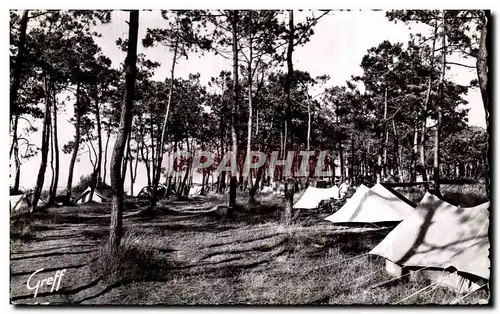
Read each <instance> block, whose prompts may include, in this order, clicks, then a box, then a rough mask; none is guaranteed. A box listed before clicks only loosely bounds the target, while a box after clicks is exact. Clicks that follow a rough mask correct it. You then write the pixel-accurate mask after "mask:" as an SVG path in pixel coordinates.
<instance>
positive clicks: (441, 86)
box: [433, 10, 447, 194]
mask: <svg viewBox="0 0 500 314" xmlns="http://www.w3.org/2000/svg"><path fill="white" fill-rule="evenodd" d="M442 14H443V17H442V28H443V32H442V35H441V42H442V45H443V51H442V54H441V62H442V67H441V77H440V78H439V101H437V102H436V112H437V124H436V131H435V133H434V177H433V181H434V182H433V183H434V188H433V189H434V192H435V193H437V194H440V190H439V164H440V162H439V149H440V143H439V140H440V133H441V120H442V112H441V104H442V103H444V79H445V74H446V53H447V49H446V32H447V26H446V10H443V11H442Z"/></svg>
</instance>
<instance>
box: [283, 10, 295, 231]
mask: <svg viewBox="0 0 500 314" xmlns="http://www.w3.org/2000/svg"><path fill="white" fill-rule="evenodd" d="M288 30H289V32H288V48H287V52H286V64H287V70H288V71H287V75H286V79H285V96H286V110H285V138H284V145H283V148H284V154H283V158H285V156H286V151H287V144H288V136H289V135H288V128H289V127H291V122H292V120H291V109H292V98H291V95H290V94H291V93H290V90H291V85H292V78H293V60H292V56H293V40H294V38H295V24H294V20H293V10H289V11H288ZM283 169H284V167H283ZM285 194H286V195H285V198H286V199H285V203H286V204H285V212H284V217H283V218H284V219H283V222H284V224H285V225H287V226H288V225H289V224H290V223H291V222H292V210H293V194H294V185H293V184H288V186H287V189H286V193H285Z"/></svg>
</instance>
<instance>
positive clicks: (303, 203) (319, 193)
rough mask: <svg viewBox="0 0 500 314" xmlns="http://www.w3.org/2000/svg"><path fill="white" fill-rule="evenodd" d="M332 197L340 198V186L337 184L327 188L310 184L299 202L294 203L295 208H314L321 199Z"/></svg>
mask: <svg viewBox="0 0 500 314" xmlns="http://www.w3.org/2000/svg"><path fill="white" fill-rule="evenodd" d="M330 198H335V199H338V198H339V188H338V187H337V186H335V185H334V186H332V187H331V188H327V189H320V188H315V187H312V186H310V187H308V188H307V189H306V190H305V191H304V194H302V197H301V198H300V199H299V200H298V202H297V203H295V205H293V208H301V209H313V208H316V207H318V205H319V203H320V202H321V201H323V200H327V199H330Z"/></svg>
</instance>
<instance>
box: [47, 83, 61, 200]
mask: <svg viewBox="0 0 500 314" xmlns="http://www.w3.org/2000/svg"><path fill="white" fill-rule="evenodd" d="M53 92H54V94H53V96H52V99H53V104H52V130H53V131H52V138H53V141H54V158H55V174H54V181H53V182H54V184H53V188H52V191H51V193H50V198H49V199H51V200H55V198H56V196H57V186H58V185H59V166H60V160H59V140H58V131H57V99H56V95H55V91H53Z"/></svg>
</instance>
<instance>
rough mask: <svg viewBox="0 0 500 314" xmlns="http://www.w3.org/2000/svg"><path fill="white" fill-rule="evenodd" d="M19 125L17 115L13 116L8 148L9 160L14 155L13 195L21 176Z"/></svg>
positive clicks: (16, 190)
mask: <svg viewBox="0 0 500 314" xmlns="http://www.w3.org/2000/svg"><path fill="white" fill-rule="evenodd" d="M18 123H19V114H17V113H16V114H15V115H14V126H13V130H12V145H11V146H10V152H9V158H12V153H14V161H15V165H16V177H15V179H14V191H13V192H14V193H17V192H18V191H19V181H20V176H21V169H20V167H21V161H20V159H19V139H18V137H17V128H18Z"/></svg>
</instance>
